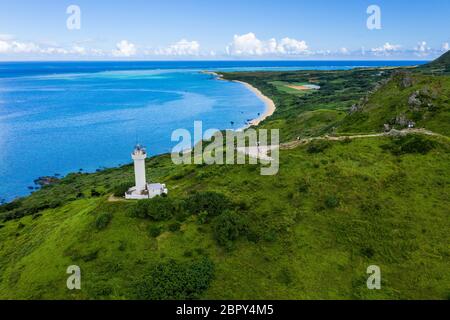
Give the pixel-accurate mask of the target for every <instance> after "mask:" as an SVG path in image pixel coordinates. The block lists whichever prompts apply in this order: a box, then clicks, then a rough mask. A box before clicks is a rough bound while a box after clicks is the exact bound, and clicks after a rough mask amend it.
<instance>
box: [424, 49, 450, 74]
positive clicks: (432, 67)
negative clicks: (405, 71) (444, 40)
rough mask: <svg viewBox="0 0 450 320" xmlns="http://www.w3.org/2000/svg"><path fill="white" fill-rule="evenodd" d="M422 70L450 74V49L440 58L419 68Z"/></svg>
mask: <svg viewBox="0 0 450 320" xmlns="http://www.w3.org/2000/svg"><path fill="white" fill-rule="evenodd" d="M419 69H420V70H421V71H425V72H430V73H433V74H440V73H445V74H450V51H447V52H446V53H445V54H443V55H442V56H441V57H439V58H438V59H436V60H434V61H432V62H430V63H428V64H426V65H424V66H422V67H420V68H419Z"/></svg>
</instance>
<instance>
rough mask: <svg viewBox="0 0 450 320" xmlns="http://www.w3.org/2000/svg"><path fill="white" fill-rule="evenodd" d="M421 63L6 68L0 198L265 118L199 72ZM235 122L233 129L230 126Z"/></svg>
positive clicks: (0, 94) (245, 94)
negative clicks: (47, 179)
mask: <svg viewBox="0 0 450 320" xmlns="http://www.w3.org/2000/svg"><path fill="white" fill-rule="evenodd" d="M421 63H424V62H419V61H382V62H374V61H371V62H364V61H320V62H318V61H301V62H298V61H264V62H261V61H220V62H219V61H216V62H200V61H195V62H192V61H190V62H8V63H6V62H5V63H0V201H1V200H6V201H10V200H12V199H14V198H15V197H18V196H23V195H27V194H29V193H30V192H31V187H34V184H33V181H34V180H35V179H36V178H38V177H41V176H48V175H50V176H51V175H55V174H59V175H65V174H67V173H70V172H77V171H79V170H80V169H82V170H83V171H84V172H93V171H96V170H97V169H100V168H104V167H114V166H118V165H120V164H125V163H129V162H131V159H130V152H131V151H132V149H133V146H134V145H135V143H136V141H138V142H139V143H141V144H144V145H145V146H147V149H148V152H149V153H150V154H151V155H155V154H161V153H165V152H170V151H171V150H172V148H173V146H175V145H176V144H177V143H176V142H172V141H171V135H172V132H173V130H175V129H178V128H185V129H188V130H191V131H193V126H194V121H196V120H201V121H203V127H204V130H206V129H212V128H214V129H237V128H240V127H243V126H244V125H245V122H246V120H247V119H254V118H257V116H258V113H262V112H264V108H265V106H264V104H263V103H262V101H260V100H259V99H258V98H257V97H256V96H255V95H254V94H253V93H252V92H250V91H249V90H247V89H246V88H245V87H244V86H243V85H241V84H238V83H233V82H226V81H218V80H216V79H215V78H214V77H213V76H211V75H208V74H204V73H201V71H202V70H211V71H217V70H223V71H254V70H255V71H258V70H269V71H270V70H343V69H350V68H355V67H373V66H407V65H417V64H421ZM232 122H233V123H234V125H232Z"/></svg>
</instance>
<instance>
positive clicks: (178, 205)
mask: <svg viewBox="0 0 450 320" xmlns="http://www.w3.org/2000/svg"><path fill="white" fill-rule="evenodd" d="M183 210H184V208H183V204H182V202H180V201H174V200H172V199H171V198H167V197H155V198H153V199H146V200H140V201H138V202H137V203H136V204H135V206H134V208H133V213H132V214H133V216H135V217H138V218H150V219H152V220H153V221H167V220H170V219H171V218H173V217H174V216H177V217H178V218H179V217H180V216H183Z"/></svg>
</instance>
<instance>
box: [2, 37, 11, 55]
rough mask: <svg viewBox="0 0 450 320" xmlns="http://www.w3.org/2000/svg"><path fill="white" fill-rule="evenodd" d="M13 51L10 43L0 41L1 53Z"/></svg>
mask: <svg viewBox="0 0 450 320" xmlns="http://www.w3.org/2000/svg"><path fill="white" fill-rule="evenodd" d="M9 50H11V44H10V43H9V42H8V41H3V40H0V53H6V52H8V51H9Z"/></svg>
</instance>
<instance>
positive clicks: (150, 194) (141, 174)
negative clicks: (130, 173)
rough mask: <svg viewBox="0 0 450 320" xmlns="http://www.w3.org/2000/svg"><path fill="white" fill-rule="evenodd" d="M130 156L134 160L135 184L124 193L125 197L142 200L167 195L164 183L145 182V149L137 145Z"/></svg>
mask: <svg viewBox="0 0 450 320" xmlns="http://www.w3.org/2000/svg"><path fill="white" fill-rule="evenodd" d="M131 158H132V159H133V161H134V178H135V183H136V185H135V186H134V187H132V188H130V189H129V190H128V191H127V192H126V193H125V199H129V200H142V199H151V198H154V197H156V196H162V195H167V193H168V190H167V188H166V185H165V184H161V183H147V180H146V176H145V159H146V158H147V151H146V150H145V148H144V147H143V146H140V145H137V146H136V147H135V148H134V151H133V153H132V154H131Z"/></svg>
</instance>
